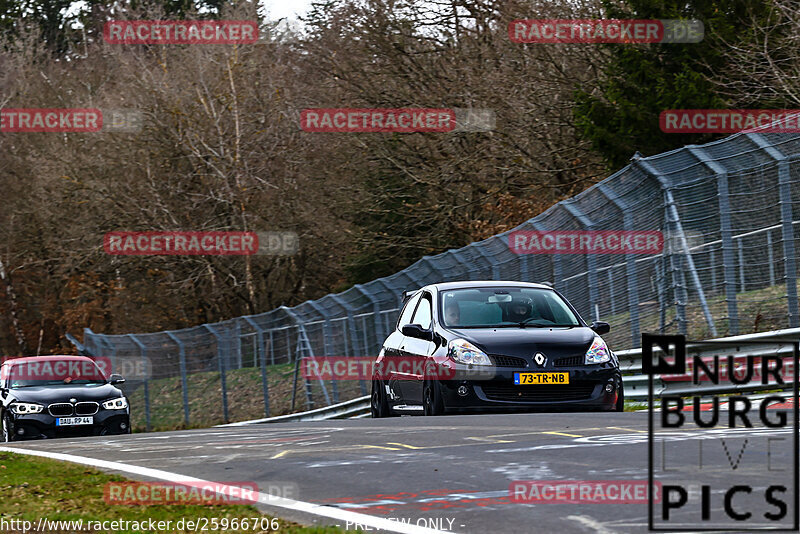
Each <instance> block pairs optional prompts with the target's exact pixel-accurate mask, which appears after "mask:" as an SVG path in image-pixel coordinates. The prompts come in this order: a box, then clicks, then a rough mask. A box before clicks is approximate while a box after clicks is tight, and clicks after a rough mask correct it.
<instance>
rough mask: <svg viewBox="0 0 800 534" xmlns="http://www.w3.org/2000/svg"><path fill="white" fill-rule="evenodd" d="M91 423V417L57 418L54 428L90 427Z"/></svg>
mask: <svg viewBox="0 0 800 534" xmlns="http://www.w3.org/2000/svg"><path fill="white" fill-rule="evenodd" d="M93 423H94V418H93V417H59V418H58V419H56V426H77V425H91V424H93Z"/></svg>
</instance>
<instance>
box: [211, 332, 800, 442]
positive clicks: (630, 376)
mask: <svg viewBox="0 0 800 534" xmlns="http://www.w3.org/2000/svg"><path fill="white" fill-rule="evenodd" d="M798 340H800V328H789V329H785V330H775V331H773V332H761V333H758V334H747V335H742V336H732V337H724V338H718V339H709V340H703V341H700V342H694V343H691V344H690V345H688V346H687V351H689V352H691V353H694V354H700V355H701V356H702V355H703V353H709V355H711V354H712V353H713V355H719V356H727V355H729V354H733V355H736V354H738V355H741V354H743V353H742V351H741V348H742V347H741V346H740V345H737V344H736V342H741V343H742V344H744V343H747V344H748V350H747V354H751V355H753V356H766V355H773V356H774V355H776V354H777V355H781V356H784V357H789V356H791V355H792V351H793V347H792V346H791V345H788V344H787V345H786V346H784V347H781V348H779V349H778V350H776V349H775V343H776V342H781V341H786V342H797V341H798ZM722 341H724V342H726V344H725V345H724V346H722V345H720V342H722ZM759 341H763V342H764V345H763V346H759V345H758V342H759ZM706 342H707V343H708V345H704V343H706ZM615 354H616V355H617V357H618V358H619V365H620V370H621V371H622V373H623V377H622V380H623V383H624V384H625V398H626V399H628V400H647V397H648V394H647V383H648V380H647V378H648V377H647V375H643V374H642V349H630V350H623V351H619V352H616V353H615ZM654 386H655V388H656V390H655V393H656V394H661V393H666V392H668V393H672V394H678V395H680V394H684V393H685V394H687V395H688V394H695V393H698V392H702V393H744V392H747V393H754V392H758V391H763V390H775V389H788V388H789V387H790V384H786V385H785V387H780V385H776V384H756V383H753V384H742V385H726V386H709V387H702V388H699V387H697V386H691V387H687V382H683V381H664V380H661V378H660V377H654ZM369 408H370V398H369V395H366V396H363V397H358V398H355V399H352V400H349V401H346V402H341V403H339V404H334V405H332V406H327V407H324V408H317V409H316V410H309V411H306V412H300V413H294V414H289V415H280V416H278V417H268V418H263V419H253V420H250V421H240V422H238V423H229V424H227V425H217V426H219V427H228V426H247V425H253V424H261V423H291V422H303V421H324V420H327V419H360V418H363V417H367V416H369Z"/></svg>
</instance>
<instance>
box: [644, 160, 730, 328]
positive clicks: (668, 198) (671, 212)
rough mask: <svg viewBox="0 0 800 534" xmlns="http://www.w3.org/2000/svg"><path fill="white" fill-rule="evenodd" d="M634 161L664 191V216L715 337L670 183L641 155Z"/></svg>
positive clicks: (709, 313)
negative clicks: (680, 251) (685, 263)
mask: <svg viewBox="0 0 800 534" xmlns="http://www.w3.org/2000/svg"><path fill="white" fill-rule="evenodd" d="M634 162H635V163H637V164H639V166H640V167H641V168H642V170H643V171H644V172H645V173H646V174H648V175H650V176H652V177H653V178H655V179H656V180H657V181H658V183H659V184H661V189H662V190H663V191H664V200H665V206H664V211H665V213H664V216H665V218H666V219H667V222H668V223H672V226H673V227H674V228H675V230H676V233H677V235H678V241H679V246H680V248H681V249H682V251H683V255H684V256H685V257H686V262H687V264H688V265H687V267H688V269H689V273H690V275H691V277H692V282H693V283H694V287H695V291H697V297H698V299H699V300H700V306H701V308H702V309H703V315H704V316H705V319H706V323H707V324H708V329H709V331H710V332H711V337H717V327H716V326H715V325H714V317H713V316H712V315H711V310H710V309H709V308H708V302H707V301H706V294H705V291H704V290H703V285H702V284H701V283H700V277H699V276H698V275H697V269H695V266H694V260H693V259H692V251H691V250H689V243H688V242H687V241H686V234H685V233H684V232H683V225H682V224H681V218H680V215H678V208H677V207H675V199H674V198H673V196H672V185H671V184H670V183H669V181H668V180H667V179H666V178H664V176H662V175H661V173H659V172H658V171H657V170H656V168H655V167H653V165H652V164H651V163H650V162H649V161H647V160H646V159H643V158H641V156H638V155H637V156H635V157H634Z"/></svg>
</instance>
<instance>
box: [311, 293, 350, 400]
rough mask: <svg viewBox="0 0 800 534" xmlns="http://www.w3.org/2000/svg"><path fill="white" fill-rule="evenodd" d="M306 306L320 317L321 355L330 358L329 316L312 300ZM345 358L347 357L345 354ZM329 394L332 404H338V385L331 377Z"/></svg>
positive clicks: (331, 330) (330, 331) (330, 332)
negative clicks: (331, 395) (330, 394)
mask: <svg viewBox="0 0 800 534" xmlns="http://www.w3.org/2000/svg"><path fill="white" fill-rule="evenodd" d="M307 302H308V304H309V305H310V306H311V307H312V308H314V310H316V312H317V313H318V314H320V315H321V316H322V319H323V323H322V354H323V355H324V356H325V357H326V358H327V357H329V356H331V351H330V336H332V335H333V334H332V332H333V328H331V320H330V314H329V313H328V311H327V310H326V309H325V308H323V307H322V306H320V305H319V304H317V303H316V302H314V301H313V300H309V301H307ZM345 356H347V355H346V354H345ZM331 393H332V394H333V402H334V404H336V403H338V402H339V383H338V382H337V381H336V378H335V377H331Z"/></svg>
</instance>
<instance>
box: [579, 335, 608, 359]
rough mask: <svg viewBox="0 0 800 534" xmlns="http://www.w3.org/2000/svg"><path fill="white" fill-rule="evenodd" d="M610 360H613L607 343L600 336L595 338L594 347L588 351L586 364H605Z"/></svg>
mask: <svg viewBox="0 0 800 534" xmlns="http://www.w3.org/2000/svg"><path fill="white" fill-rule="evenodd" d="M609 360H611V351H610V350H608V347H607V346H606V342H605V341H603V338H601V337H600V336H595V338H594V341H592V346H591V347H589V350H587V351H586V360H585V362H584V363H585V364H586V365H589V364H592V363H605V362H607V361H609Z"/></svg>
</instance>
